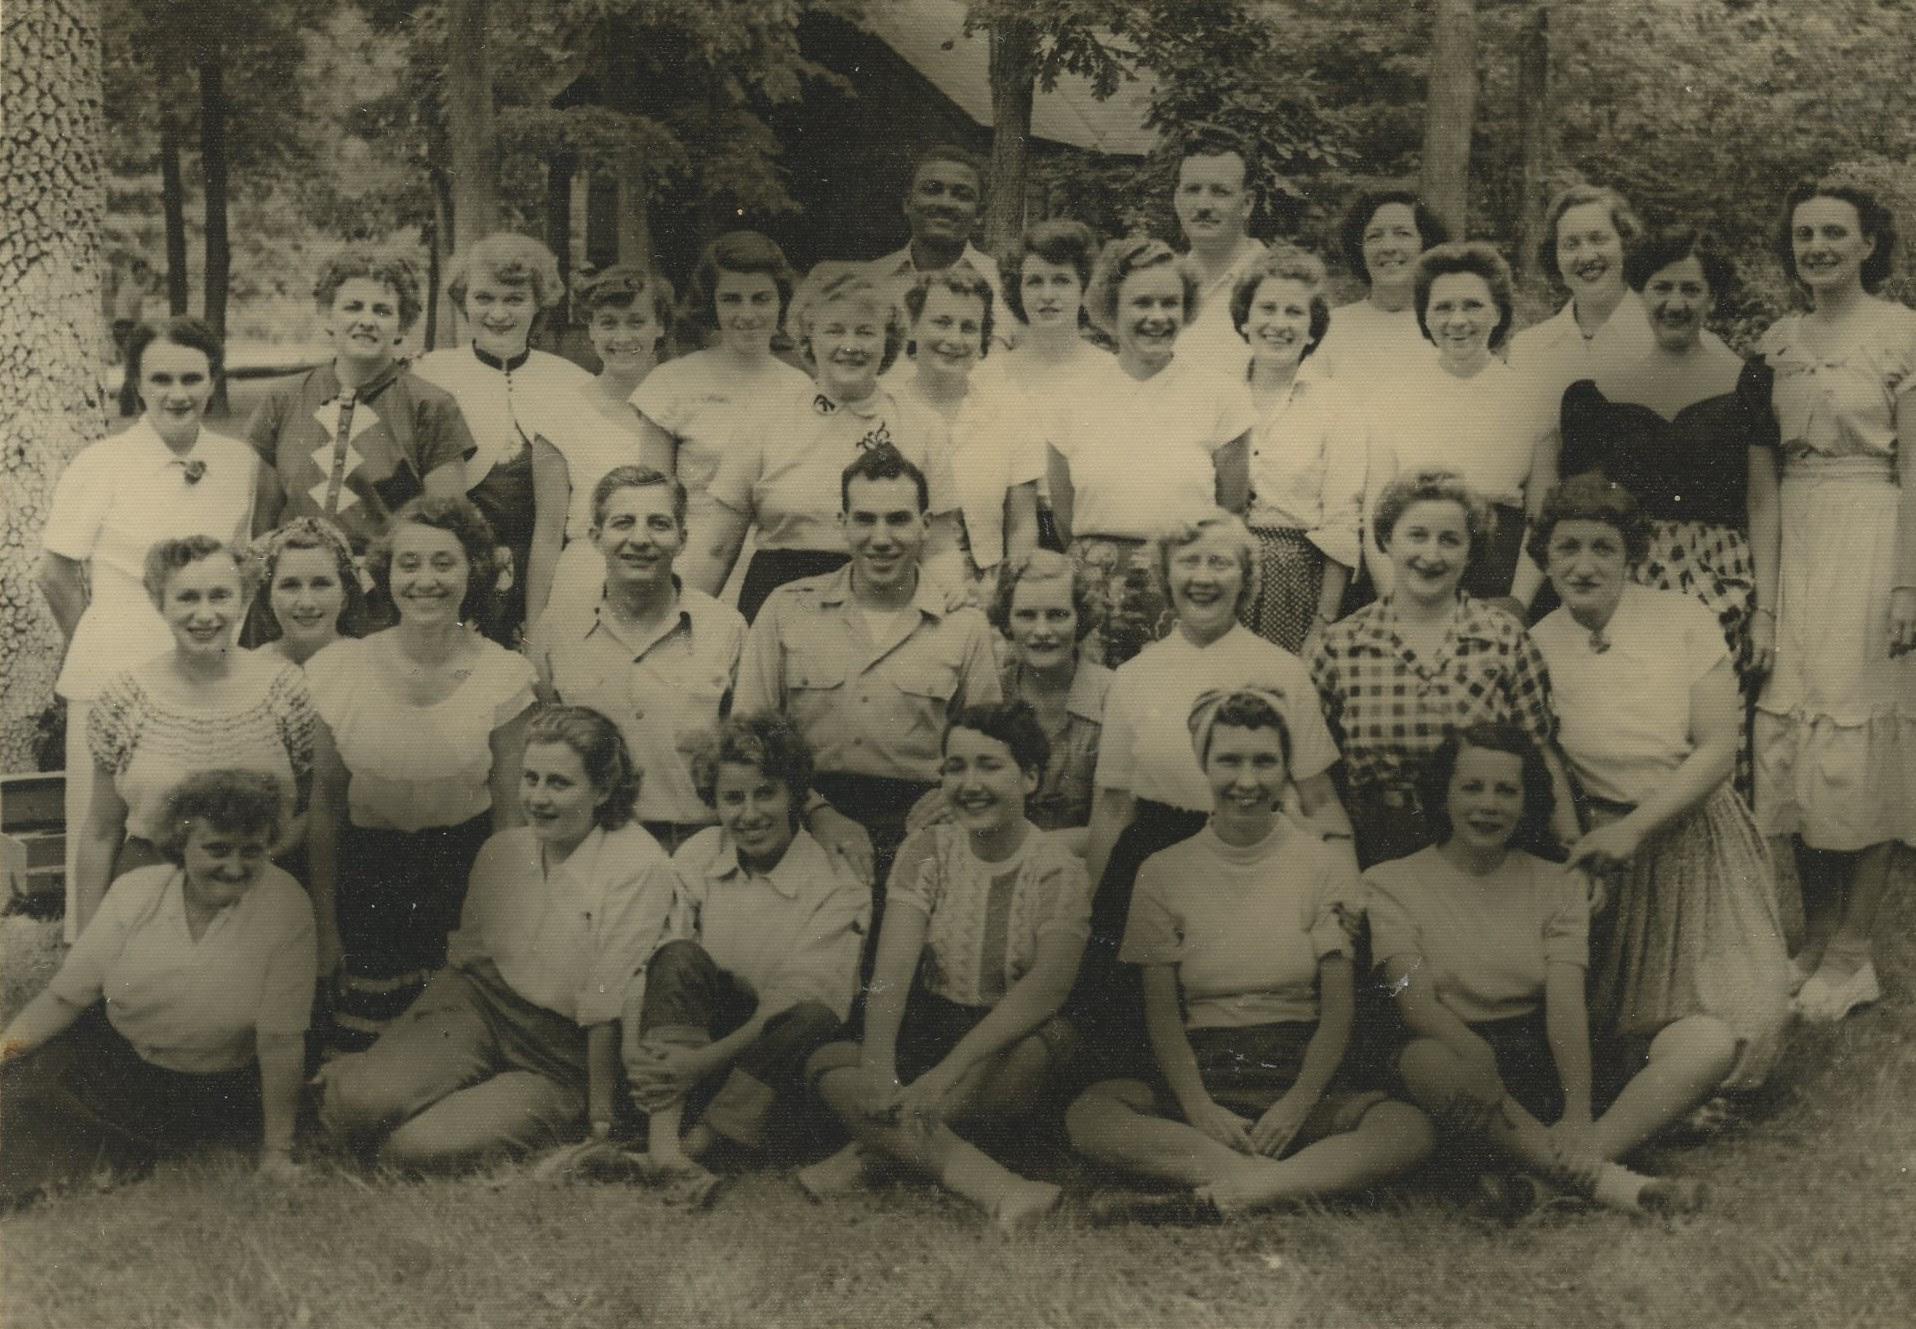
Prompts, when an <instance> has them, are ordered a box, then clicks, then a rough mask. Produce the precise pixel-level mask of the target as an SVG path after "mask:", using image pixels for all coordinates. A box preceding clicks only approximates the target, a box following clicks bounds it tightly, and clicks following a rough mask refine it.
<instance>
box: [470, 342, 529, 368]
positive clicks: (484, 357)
mask: <svg viewBox="0 0 1916 1329" xmlns="http://www.w3.org/2000/svg"><path fill="white" fill-rule="evenodd" d="M471 346H472V354H473V356H474V358H476V359H477V360H478V361H479V363H480V364H482V365H484V366H485V367H486V368H488V369H496V370H499V371H500V372H501V373H506V374H510V373H511V372H512V371H513V370H515V369H519V368H521V367H522V366H523V365H524V364H525V362H526V361H528V360H530V359H531V358H532V348H531V347H530V346H528V347H526V349H525V350H523V351H521V352H519V354H517V355H513V356H508V357H506V358H505V359H501V358H500V357H498V356H496V355H494V354H492V353H491V352H490V351H482V350H480V349H479V343H478V342H472V343H471Z"/></svg>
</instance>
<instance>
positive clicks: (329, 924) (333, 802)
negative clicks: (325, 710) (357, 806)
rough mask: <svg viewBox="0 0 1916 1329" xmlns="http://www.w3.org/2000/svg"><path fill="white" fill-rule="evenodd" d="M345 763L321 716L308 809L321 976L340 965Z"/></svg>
mask: <svg viewBox="0 0 1916 1329" xmlns="http://www.w3.org/2000/svg"><path fill="white" fill-rule="evenodd" d="M348 778H349V777H348V776H347V773H346V764H345V763H344V762H342V761H341V760H340V759H339V746H338V744H336V743H335V742H334V741H333V731H332V729H331V728H330V727H329V726H328V725H327V724H326V722H325V721H324V720H321V721H319V722H318V724H316V725H315V726H314V728H313V801H312V803H311V804H309V805H308V807H307V809H306V873H307V876H308V877H309V878H310V879H311V880H310V883H309V884H310V887H311V890H312V893H313V924H314V927H315V928H316V929H317V931H318V940H319V976H320V979H321V981H324V980H326V979H329V978H331V977H332V976H333V974H334V973H335V972H337V970H338V969H339V962H340V959H341V956H342V951H341V947H340V941H339V906H338V898H339V827H340V822H341V820H342V819H343V818H344V816H345V812H346V783H347V780H348Z"/></svg>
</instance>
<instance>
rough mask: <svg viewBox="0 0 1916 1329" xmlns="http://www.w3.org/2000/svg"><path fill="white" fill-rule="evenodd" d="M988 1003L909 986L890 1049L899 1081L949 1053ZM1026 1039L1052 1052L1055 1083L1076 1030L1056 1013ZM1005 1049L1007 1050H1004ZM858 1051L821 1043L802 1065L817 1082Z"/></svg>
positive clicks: (1049, 1073) (1067, 1062) (850, 1062)
mask: <svg viewBox="0 0 1916 1329" xmlns="http://www.w3.org/2000/svg"><path fill="white" fill-rule="evenodd" d="M991 1009H992V1008H991V1007H989V1006H961V1005H959V1004H958V1003H957V1002H955V1001H947V1000H946V999H945V998H943V997H937V996H933V995H932V994H931V993H929V992H926V991H924V990H923V989H922V988H913V989H912V994H911V999H910V1000H909V1001H908V1002H907V1004H906V1006H905V1018H904V1021H903V1023H902V1024H900V1025H899V1028H898V1043H897V1046H896V1048H895V1049H894V1056H895V1058H896V1062H897V1067H898V1082H899V1083H900V1084H911V1083H912V1082H913V1081H915V1080H917V1079H918V1077H919V1076H921V1075H923V1074H924V1073H925V1072H926V1071H929V1070H930V1069H931V1068H932V1067H934V1066H936V1065H937V1064H938V1063H939V1062H941V1061H943V1060H944V1059H945V1058H946V1057H948V1056H950V1055H951V1050H952V1049H953V1048H955V1047H957V1046H958V1044H959V1042H960V1040H962V1039H963V1038H964V1036H965V1035H966V1034H968V1033H970V1032H971V1031H972V1030H973V1029H975V1028H977V1027H978V1025H979V1024H980V1023H981V1022H982V1021H983V1020H984V1018H985V1017H986V1016H987V1015H989V1014H991ZM1026 1037H1027V1038H1037V1039H1039V1040H1041V1041H1042V1042H1043V1043H1044V1045H1045V1050H1046V1051H1047V1052H1048V1053H1049V1054H1050V1057H1049V1065H1048V1066H1047V1067H1046V1072H1045V1079H1046V1081H1047V1082H1048V1083H1047V1088H1052V1087H1055V1086H1056V1085H1057V1083H1058V1082H1059V1080H1060V1079H1061V1078H1062V1077H1063V1076H1064V1075H1065V1074H1066V1073H1067V1072H1068V1070H1069V1068H1070V1067H1071V1065H1072V1064H1073V1063H1074V1062H1075V1061H1076V1059H1077V1055H1078V1031H1077V1030H1076V1029H1075V1028H1073V1027H1072V1024H1071V1022H1070V1021H1069V1020H1067V1019H1065V1018H1064V1017H1063V1016H1062V1015H1054V1016H1052V1017H1051V1018H1050V1019H1048V1020H1046V1021H1045V1022H1044V1023H1043V1024H1041V1025H1039V1026H1038V1027H1037V1028H1036V1029H1034V1030H1032V1031H1031V1033H1029V1034H1027V1035H1026ZM1007 1050H1008V1049H1007ZM861 1055H862V1053H861V1050H860V1047H859V1045H858V1044H857V1043H833V1044H831V1045H830V1046H829V1047H826V1048H822V1049H820V1050H819V1052H817V1053H816V1054H815V1055H814V1056H813V1057H812V1059H811V1061H810V1063H809V1064H808V1065H807V1066H806V1074H807V1075H809V1076H810V1077H811V1079H812V1080H814V1081H816V1080H817V1079H818V1078H819V1077H820V1076H822V1075H824V1074H826V1073H827V1072H828V1071H837V1070H845V1069H848V1068H851V1067H855V1066H857V1065H858V1064H859V1059H860V1057H861Z"/></svg>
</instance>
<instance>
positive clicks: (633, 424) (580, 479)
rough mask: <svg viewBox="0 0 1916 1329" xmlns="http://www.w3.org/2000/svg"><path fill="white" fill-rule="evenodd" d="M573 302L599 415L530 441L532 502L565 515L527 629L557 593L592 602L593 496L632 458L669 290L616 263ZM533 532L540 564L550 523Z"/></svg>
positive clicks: (599, 570)
mask: <svg viewBox="0 0 1916 1329" xmlns="http://www.w3.org/2000/svg"><path fill="white" fill-rule="evenodd" d="M575 300H576V304H577V308H578V310H579V312H580V314H581V316H583V318H584V319H585V326H586V336H587V337H588V338H590V340H591V342H592V352H593V354H594V355H596V356H598V357H599V364H600V369H599V374H598V377H596V378H594V379H593V380H592V387H591V389H590V390H589V391H587V393H586V394H585V402H586V404H587V405H588V406H590V407H592V409H593V410H594V411H596V412H597V413H598V415H599V416H601V417H603V419H602V420H601V421H600V427H599V429H598V430H597V431H596V432H595V433H585V432H575V433H572V434H568V435H566V436H565V437H564V438H554V439H553V440H552V441H551V443H550V444H546V443H542V442H540V441H538V440H535V441H534V443H533V448H532V478H533V490H534V502H535V503H545V502H546V500H547V499H550V500H551V501H550V503H548V504H547V506H546V507H545V508H542V509H541V511H546V510H550V511H560V510H563V512H564V513H565V520H564V523H563V529H562V531H561V532H560V536H561V539H562V542H563V543H562V548H561V549H560V550H559V551H558V553H557V558H556V563H555V565H554V570H553V572H552V580H551V583H550V585H549V587H548V589H547V591H546V593H545V595H544V597H543V598H542V599H541V598H538V590H539V587H538V584H537V583H536V581H535V584H534V585H533V587H532V588H531V591H530V592H529V593H528V597H527V602H526V625H527V628H528V630H529V629H530V628H532V627H534V626H536V625H537V623H538V621H539V617H540V615H542V614H543V613H544V611H545V609H546V608H549V607H550V606H551V605H552V604H553V603H554V601H555V600H559V599H560V598H561V597H563V603H565V604H567V605H569V606H572V607H574V608H581V607H583V608H585V609H588V610H589V609H590V607H591V606H592V605H593V604H595V603H597V602H598V599H599V591H600V589H601V588H602V586H603V584H604V580H605V566H604V563H605V560H604V558H603V556H602V555H601V554H600V553H599V550H598V546H596V545H594V544H593V543H592V539H591V533H592V494H593V491H594V490H595V488H596V487H597V486H598V483H599V481H600V480H601V479H603V478H604V477H605V475H606V473H607V472H608V471H610V470H612V468H613V467H615V466H629V465H631V464H633V463H634V462H636V461H637V460H638V457H639V451H640V448H639V437H640V425H639V418H638V414H637V412H636V411H634V410H633V408H632V404H631V400H630V399H631V397H632V395H633V394H634V393H635V392H637V391H638V389H639V387H640V386H641V384H642V382H643V381H644V379H645V378H646V377H647V376H648V375H649V374H650V373H651V371H652V367H653V366H654V365H656V364H657V363H658V358H659V348H660V346H661V345H662V344H663V342H664V339H665V334H666V330H667V325H668V321H669V318H670V315H671V309H672V290H671V288H670V287H669V286H667V285H666V284H665V282H664V280H663V279H661V278H659V277H657V276H654V275H652V274H650V273H647V272H645V271H643V270H641V269H639V268H629V267H614V268H607V269H606V270H605V271H604V272H601V273H598V274H597V275H596V276H594V277H592V278H591V279H590V280H588V281H586V282H584V283H582V284H581V285H580V287H579V290H578V293H577V295H576V297H575ZM562 448H563V449H564V450H563V451H561V449H562ZM536 532H537V533H536V536H535V539H536V540H537V541H543V542H544V543H543V544H540V543H535V545H534V554H535V561H536V562H537V563H538V565H539V566H540V567H544V566H545V559H546V557H547V556H548V555H549V554H551V553H552V550H551V549H550V542H551V539H552V533H551V524H550V523H548V522H540V523H538V525H537V527H536Z"/></svg>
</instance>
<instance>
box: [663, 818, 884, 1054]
mask: <svg viewBox="0 0 1916 1329" xmlns="http://www.w3.org/2000/svg"><path fill="white" fill-rule="evenodd" d="M672 882H673V895H672V914H671V920H670V922H669V923H668V925H667V927H666V929H665V937H666V939H667V940H669V941H696V942H697V943H698V944H699V945H700V946H701V947H703V948H704V950H705V953H706V954H707V955H709V956H711V957H712V962H713V963H714V964H716V965H717V966H718V967H719V968H720V969H723V970H724V971H725V972H726V973H728V974H731V975H732V976H733V977H735V978H739V979H742V980H744V982H746V983H747V984H748V985H750V987H751V989H752V991H753V992H754V993H755V994H756V995H757V997H758V1009H759V1010H761V1011H764V1012H766V1013H768V1014H773V1015H775V1014H777V1013H778V1012H779V1011H783V1010H788V1009H790V1008H791V1007H793V1006H796V1005H798V1004H799V1003H800V1002H804V1001H815V1002H818V1003H819V1004H820V1005H822V1006H824V1007H825V1008H826V1009H828V1010H830V1011H831V1012H832V1013H833V1014H834V1015H836V1016H838V1018H839V1019H841V1020H842V1019H844V1018H845V1017H846V1015H847V1014H848V1013H849V1012H850V1011H851V1006H852V994H853V992H854V990H855V989H856V986H857V983H858V955H859V951H860V949H861V948H862V947H863V946H864V944H865V941H864V938H865V933H866V931H867V929H868V928H869V927H870V925H871V898H872V893H871V891H870V889H869V888H867V887H866V886H865V885H864V883H863V882H859V881H855V880H853V879H852V878H851V877H849V876H847V875H845V873H844V872H843V871H841V870H840V869H839V868H838V866H837V865H836V864H835V863H834V862H833V861H832V859H831V856H830V855H828V854H827V853H826V852H825V851H824V849H823V848H821V847H820V846H819V843H818V841H816V840H814V839H812V837H811V836H810V835H808V834H806V833H805V832H804V831H803V830H801V831H799V832H798V834H797V835H795V836H793V837H792V843H791V845H790V846H789V847H788V848H787V849H786V850H785V856H784V857H783V858H781V859H779V861H778V863H777V865H776V866H775V867H773V868H772V870H771V871H770V872H754V871H751V870H750V869H748V868H746V867H744V866H742V865H741V864H740V863H739V861H738V849H737V847H736V846H735V845H734V844H733V843H732V839H731V837H730V836H729V835H727V834H725V832H724V831H722V830H720V829H718V828H717V827H713V828H712V829H710V830H706V831H700V832H699V833H698V834H697V835H695V836H694V837H692V839H691V840H689V841H687V842H686V844H685V846H684V847H683V848H681V849H680V850H679V852H678V853H677V854H675V855H673V857H672Z"/></svg>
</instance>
